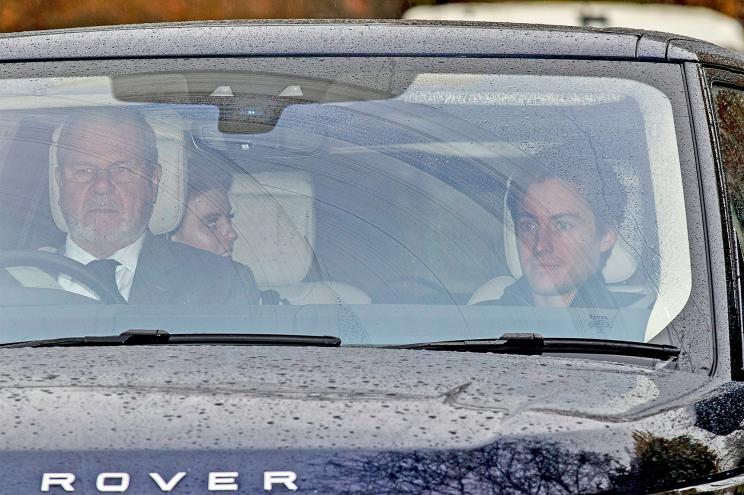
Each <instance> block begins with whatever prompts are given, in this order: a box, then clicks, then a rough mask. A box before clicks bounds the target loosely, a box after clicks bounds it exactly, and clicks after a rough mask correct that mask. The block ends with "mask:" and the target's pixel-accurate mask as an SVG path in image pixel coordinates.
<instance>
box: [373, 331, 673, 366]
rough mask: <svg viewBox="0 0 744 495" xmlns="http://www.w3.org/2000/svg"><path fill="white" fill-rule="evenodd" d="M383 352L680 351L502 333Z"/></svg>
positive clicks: (651, 354) (656, 355) (663, 354)
mask: <svg viewBox="0 0 744 495" xmlns="http://www.w3.org/2000/svg"><path fill="white" fill-rule="evenodd" d="M382 347H385V348H386V349H422V350H427V351H460V352H493V353H498V354H526V355H540V354H544V353H551V354H558V353H565V354H613V355H621V356H633V357H643V358H653V359H663V360H666V359H675V358H677V356H679V353H680V350H679V348H678V347H675V346H673V345H662V344H646V343H642V342H627V341H624V340H602V339H569V338H566V339H561V338H544V337H543V336H542V335H540V334H537V333H505V334H504V335H502V336H501V337H499V338H498V339H474V340H447V341H441V342H424V343H420V344H404V345H387V346H382Z"/></svg>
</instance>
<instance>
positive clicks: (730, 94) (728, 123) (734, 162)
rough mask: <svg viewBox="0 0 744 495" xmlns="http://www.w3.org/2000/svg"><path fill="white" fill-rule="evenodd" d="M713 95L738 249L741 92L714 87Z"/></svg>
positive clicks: (742, 210)
mask: <svg viewBox="0 0 744 495" xmlns="http://www.w3.org/2000/svg"><path fill="white" fill-rule="evenodd" d="M713 91H714V96H715V102H716V114H717V117H718V136H719V142H720V147H721V157H722V160H723V167H724V170H725V172H726V185H727V187H728V191H729V208H730V209H731V213H732V215H731V217H732V221H733V223H734V228H735V230H736V235H737V238H738V239H739V246H740V247H741V243H742V241H744V237H742V235H743V232H742V228H741V222H742V219H744V91H742V90H740V89H735V88H730V87H725V86H716V87H714V89H713Z"/></svg>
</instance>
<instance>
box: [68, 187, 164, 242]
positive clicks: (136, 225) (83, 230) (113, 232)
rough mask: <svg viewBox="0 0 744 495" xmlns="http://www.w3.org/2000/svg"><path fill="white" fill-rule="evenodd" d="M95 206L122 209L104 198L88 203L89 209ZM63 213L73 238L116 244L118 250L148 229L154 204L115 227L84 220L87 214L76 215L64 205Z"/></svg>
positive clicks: (143, 208) (141, 209) (142, 208)
mask: <svg viewBox="0 0 744 495" xmlns="http://www.w3.org/2000/svg"><path fill="white" fill-rule="evenodd" d="M94 208H111V209H113V210H117V211H120V210H119V208H118V205H116V204H114V203H113V202H112V201H110V200H106V199H103V198H102V199H100V200H98V201H96V204H93V205H90V204H89V205H88V209H89V210H90V209H94ZM62 213H63V215H64V217H65V221H66V222H67V227H68V230H69V233H70V236H71V237H72V238H73V240H79V241H84V242H87V243H89V244H93V245H96V246H101V247H111V246H114V247H116V248H117V250H118V249H121V248H123V247H125V246H128V245H130V244H132V243H133V242H134V241H136V240H137V239H138V238H139V237H140V236H141V235H142V234H143V233H144V232H145V230H146V229H147V219H149V218H150V214H151V213H152V205H143V206H142V207H141V208H140V209H139V211H135V212H134V213H135V215H134V217H133V218H132V219H131V221H129V222H127V221H126V220H125V219H123V221H122V222H121V224H120V225H118V226H114V227H111V226H107V227H106V228H101V227H99V226H98V225H96V222H95V221H91V222H89V223H86V222H84V220H83V219H84V218H85V215H86V214H83V215H82V216H81V217H75V216H74V215H71V214H69V212H68V211H67V210H66V208H64V206H63V207H62ZM89 214H90V213H89Z"/></svg>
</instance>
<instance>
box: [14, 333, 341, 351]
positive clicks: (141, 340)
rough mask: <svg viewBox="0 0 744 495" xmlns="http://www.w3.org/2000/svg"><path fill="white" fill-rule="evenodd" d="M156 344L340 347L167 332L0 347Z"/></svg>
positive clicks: (295, 338)
mask: <svg viewBox="0 0 744 495" xmlns="http://www.w3.org/2000/svg"><path fill="white" fill-rule="evenodd" d="M157 344H168V345H173V344H227V345H283V346H307V347H338V346H340V345H341V339H339V338H338V337H329V336H315V335H284V334H270V333H175V334H172V333H168V332H166V331H165V330H127V331H126V332H123V333H121V334H119V335H102V336H88V337H63V338H59V339H45V340H30V341H27V342H12V343H9V344H0V348H8V347H11V348H13V347H84V346H110V345H157Z"/></svg>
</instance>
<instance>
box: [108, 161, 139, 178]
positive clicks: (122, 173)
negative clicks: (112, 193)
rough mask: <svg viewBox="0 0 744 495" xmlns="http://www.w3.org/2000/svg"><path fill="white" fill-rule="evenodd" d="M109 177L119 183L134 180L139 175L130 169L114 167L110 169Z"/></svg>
mask: <svg viewBox="0 0 744 495" xmlns="http://www.w3.org/2000/svg"><path fill="white" fill-rule="evenodd" d="M109 170H110V172H111V176H112V177H113V178H114V179H116V180H120V181H131V180H134V179H135V178H136V177H137V176H138V175H139V174H138V173H137V171H135V170H134V169H132V168H130V167H124V166H120V165H119V166H116V167H111V168H110V169H109Z"/></svg>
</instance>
